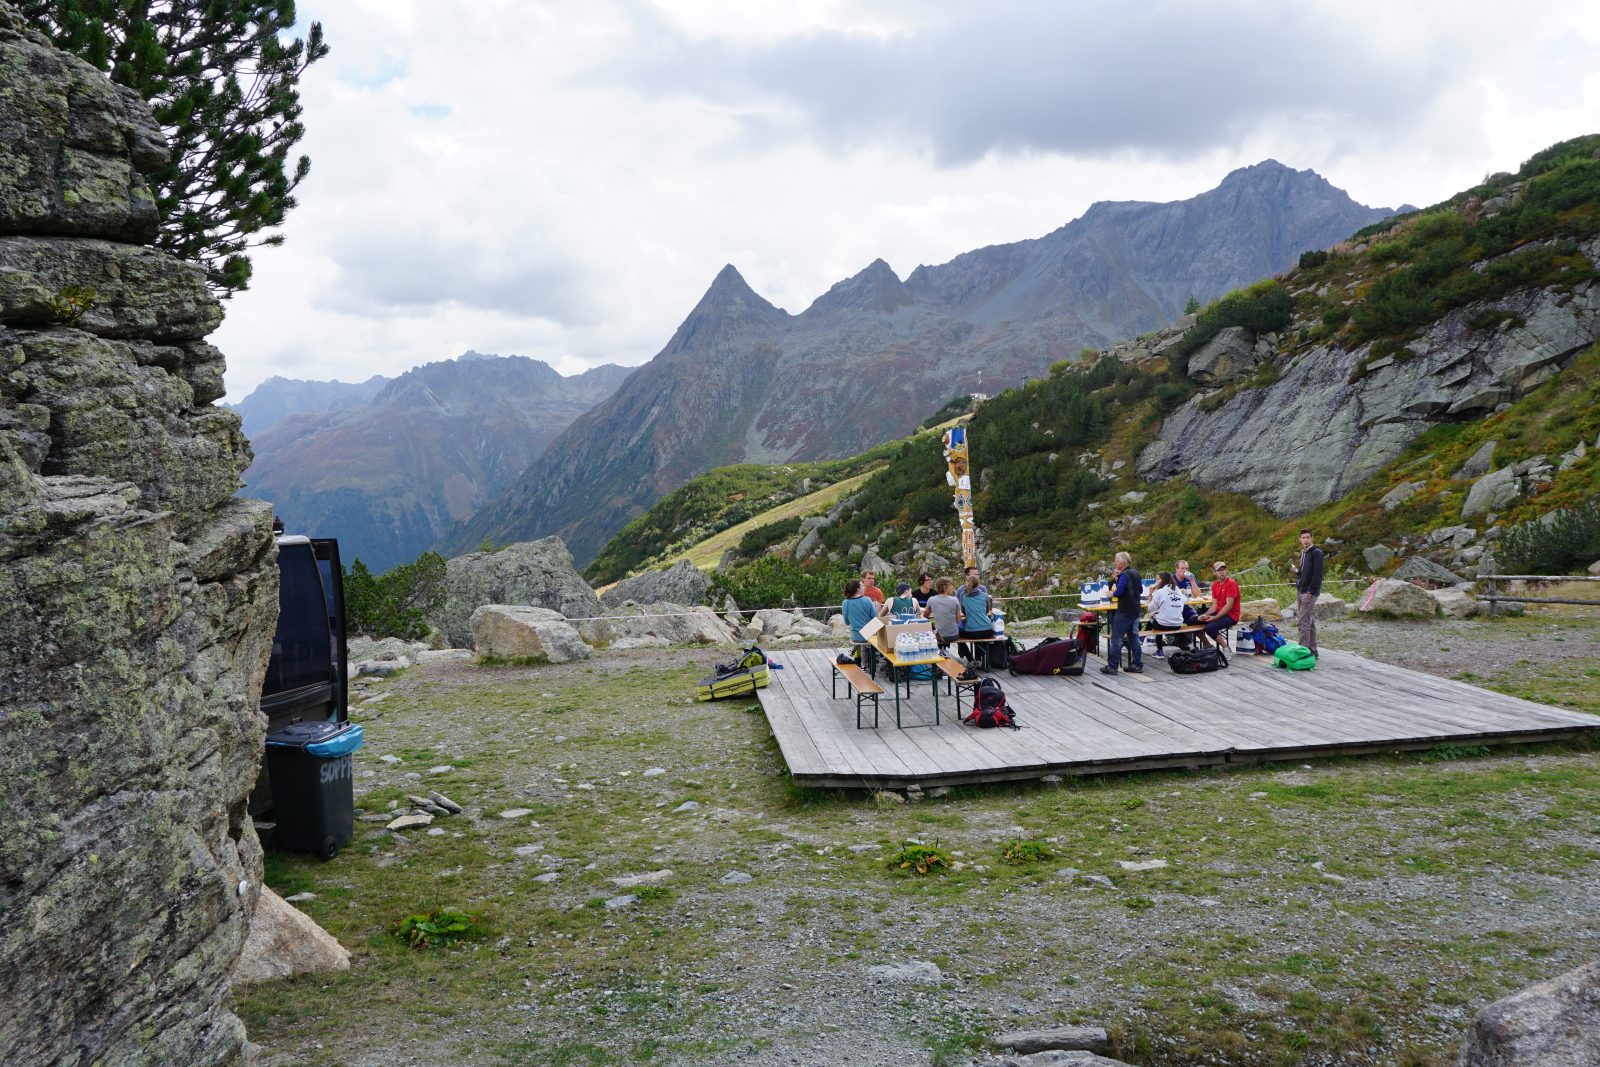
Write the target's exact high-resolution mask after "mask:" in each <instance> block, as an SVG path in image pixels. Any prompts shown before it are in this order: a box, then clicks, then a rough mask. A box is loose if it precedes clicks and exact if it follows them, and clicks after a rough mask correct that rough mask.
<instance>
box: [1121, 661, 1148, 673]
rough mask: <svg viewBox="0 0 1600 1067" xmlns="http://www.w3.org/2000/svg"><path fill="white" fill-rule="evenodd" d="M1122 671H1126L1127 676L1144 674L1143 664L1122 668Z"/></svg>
mask: <svg viewBox="0 0 1600 1067" xmlns="http://www.w3.org/2000/svg"><path fill="white" fill-rule="evenodd" d="M1123 669H1124V670H1126V671H1127V672H1128V673H1129V674H1143V673H1144V664H1142V663H1138V664H1135V665H1133V666H1132V667H1124V668H1123Z"/></svg>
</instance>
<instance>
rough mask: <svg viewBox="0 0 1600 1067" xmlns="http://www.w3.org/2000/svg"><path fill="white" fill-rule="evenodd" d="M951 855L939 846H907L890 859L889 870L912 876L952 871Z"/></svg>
mask: <svg viewBox="0 0 1600 1067" xmlns="http://www.w3.org/2000/svg"><path fill="white" fill-rule="evenodd" d="M951 862H952V859H951V856H950V853H948V852H946V851H945V850H944V849H942V848H940V847H939V846H938V845H936V844H935V845H907V846H906V847H905V848H903V849H901V850H900V851H899V852H896V853H895V854H894V855H893V856H890V857H889V863H888V866H889V869H890V870H895V871H906V872H908V873H910V874H932V873H933V872H934V871H936V870H938V869H939V868H941V867H942V868H944V869H945V870H949V869H950V864H951Z"/></svg>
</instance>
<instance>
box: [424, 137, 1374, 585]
mask: <svg viewBox="0 0 1600 1067" xmlns="http://www.w3.org/2000/svg"><path fill="white" fill-rule="evenodd" d="M1391 214H1393V212H1392V211H1391V210H1390V209H1387V208H1368V207H1363V206H1362V205H1360V204H1357V203H1356V202H1355V201H1353V200H1351V199H1350V197H1349V196H1347V195H1346V194H1345V193H1343V192H1341V191H1340V190H1338V189H1337V188H1335V187H1334V186H1333V185H1331V184H1330V183H1328V182H1327V181H1326V180H1325V179H1323V178H1322V177H1321V176H1319V175H1317V174H1316V173H1314V172H1312V171H1309V170H1304V171H1302V170H1293V169H1291V168H1289V167H1286V166H1284V165H1283V164H1281V163H1278V162H1276V161H1273V160H1267V161H1265V162H1263V163H1260V164H1257V165H1255V166H1252V167H1246V168H1243V169H1241V170H1237V171H1234V172H1233V173H1231V174H1229V175H1228V176H1227V177H1226V178H1225V179H1224V180H1223V181H1222V183H1221V184H1220V185H1219V186H1218V187H1217V188H1215V189H1212V190H1210V191H1208V192H1205V193H1201V194H1200V195H1198V196H1196V197H1193V198H1191V199H1189V200H1183V201H1177V202H1173V203H1166V204H1154V203H1141V202H1103V203H1097V204H1095V205H1094V206H1093V207H1091V208H1090V209H1089V210H1088V211H1087V212H1085V213H1084V215H1083V216H1082V217H1081V218H1079V219H1077V220H1074V221H1073V222H1070V223H1068V224H1066V225H1065V226H1062V227H1060V228H1059V229H1057V230H1055V231H1053V232H1052V233H1049V234H1046V235H1045V236H1043V237H1040V238H1036V239H1034V240H1029V241H1019V242H1016V243H1014V244H1007V245H994V246H990V247H987V248H980V249H976V250H974V251H971V252H967V253H963V254H962V255H960V256H957V257H956V258H955V259H953V260H951V261H950V262H948V263H944V264H940V265H937V266H919V267H918V268H916V270H914V271H912V272H911V274H910V275H909V276H908V277H907V278H906V279H905V280H904V281H901V280H900V278H899V277H898V276H897V275H896V274H895V272H894V271H893V270H892V269H891V268H890V266H889V265H888V264H887V263H885V262H884V261H882V260H881V259H880V260H876V261H874V262H873V263H871V264H869V265H868V266H867V267H866V268H864V269H863V270H862V271H861V272H859V273H858V274H856V275H854V276H853V277H851V278H847V279H845V280H843V281H841V282H839V283H837V284H836V285H834V286H833V287H832V288H830V289H829V290H828V291H827V292H826V293H824V294H822V295H821V296H819V297H818V298H817V299H816V300H815V301H813V302H812V304H811V306H810V307H808V308H807V309H806V310H805V311H803V312H801V313H800V314H798V315H791V314H789V313H788V312H786V311H784V310H782V309H780V308H777V307H775V306H773V305H772V304H771V303H769V302H768V301H767V300H765V299H763V298H762V297H761V296H760V295H759V294H757V293H756V292H755V291H754V290H753V289H751V288H750V286H749V285H748V284H747V283H746V282H745V280H744V278H743V277H742V276H741V275H740V274H739V272H738V271H737V270H736V269H735V268H734V267H733V266H732V265H728V266H725V267H724V268H723V269H722V270H721V271H720V272H719V273H718V274H717V276H716V278H715V279H714V280H713V282H712V284H711V286H710V288H709V289H708V290H707V291H706V293H705V295H704V296H703V297H702V298H701V300H700V301H699V303H698V304H697V305H696V306H695V308H694V309H693V310H692V311H691V312H690V313H689V315H688V317H687V318H686V319H684V321H683V323H682V325H680V326H679V327H678V330H677V332H676V333H675V334H674V335H673V337H672V339H671V340H670V341H669V342H668V343H667V345H666V347H665V348H663V349H662V350H661V352H660V353H659V354H657V356H656V357H655V358H654V359H652V360H651V361H650V362H649V363H647V364H645V365H644V366H643V367H640V368H639V369H638V370H637V371H636V372H635V373H634V374H633V376H632V377H631V378H629V380H628V381H627V382H626V383H625V384H624V386H623V387H622V388H620V389H618V391H617V392H616V394H615V395H613V396H612V397H611V398H610V399H609V400H607V401H606V402H605V403H603V404H600V405H598V406H597V407H596V408H595V409H594V410H592V411H590V412H588V413H586V414H585V415H584V416H582V417H581V418H579V419H577V420H576V421H574V423H573V424H572V426H571V427H569V428H568V429H567V430H566V432H564V433H563V434H562V435H561V436H560V437H559V438H558V439H557V440H556V441H555V442H554V443H552V445H551V446H550V449H549V450H548V451H547V452H546V454H545V455H544V457H543V458H542V460H541V462H540V463H539V464H538V466H537V467H535V468H530V469H529V470H528V471H526V472H525V473H524V474H523V475H522V477H521V478H519V479H518V480H517V482H516V483H515V484H514V485H513V486H512V487H510V488H509V489H508V490H507V491H506V492H505V494H504V495H503V496H502V498H501V499H499V500H497V501H495V502H494V503H493V504H492V505H490V506H488V507H486V508H484V509H483V510H482V511H480V512H479V513H478V514H476V515H474V516H472V518H471V519H470V520H469V521H467V522H465V523H463V524H461V525H460V526H458V527H456V528H454V529H453V530H452V531H451V532H450V533H448V534H447V535H446V536H445V537H444V538H442V539H441V541H440V545H441V547H442V548H443V549H444V550H445V551H447V552H451V553H459V552H464V551H468V550H470V549H471V548H473V547H475V546H476V545H477V544H479V543H480V542H481V541H482V540H483V539H484V538H486V537H487V538H489V539H491V540H494V541H502V542H503V541H519V540H528V539H532V538H536V537H541V536H545V535H548V534H552V533H554V534H559V535H560V536H561V537H563V538H564V539H565V540H566V542H567V544H568V546H569V547H570V548H571V550H572V553H573V555H574V557H575V558H576V559H577V560H578V561H579V563H580V565H581V564H586V563H587V562H588V561H589V560H590V559H592V558H593V557H594V556H595V554H596V553H597V552H598V551H599V550H600V548H601V547H602V546H603V545H604V544H605V542H606V540H607V538H608V537H609V536H610V535H611V534H612V533H614V532H615V531H617V530H618V529H620V528H621V527H622V526H623V525H624V524H626V523H627V522H628V520H630V519H631V518H633V517H634V516H636V515H638V514H640V513H641V512H642V511H643V510H644V509H646V508H647V507H649V506H650V505H651V504H652V503H653V502H654V501H655V500H657V499H658V498H660V497H661V496H663V495H664V494H666V493H667V492H670V491H671V490H672V489H674V488H676V487H677V486H679V485H682V484H683V483H684V482H686V481H688V480H689V479H690V478H692V477H693V476H695V475H696V474H699V473H701V472H703V471H706V470H710V469H712V468H714V467H718V466H724V465H727V464H732V463H740V462H766V463H772V462H783V461H786V460H806V459H825V458H834V457H841V456H848V455H853V454H855V453H857V452H860V451H862V450H864V449H866V448H868V447H870V446H871V445H873V444H876V443H878V442H880V441H884V440H889V439H892V438H895V437H900V436H903V435H905V434H906V433H908V432H909V431H910V430H911V429H912V428H914V427H915V426H916V425H917V423H918V422H920V421H921V420H922V419H923V418H925V417H926V416H927V415H928V414H930V413H931V412H932V411H934V410H935V409H936V408H938V407H939V406H940V405H941V404H942V403H944V402H945V401H946V400H947V399H949V398H950V397H951V396H952V395H955V394H959V393H964V392H968V391H997V390H999V389H1000V388H1003V387H1005V386H1008V385H1012V384H1015V383H1017V382H1019V381H1023V380H1025V379H1027V378H1029V377H1032V376H1035V375H1037V374H1040V373H1042V372H1043V371H1044V370H1045V369H1046V368H1048V367H1049V365H1050V364H1051V363H1054V362H1056V361H1058V360H1062V359H1070V358H1074V357H1076V356H1077V354H1078V353H1079V352H1080V351H1081V350H1082V349H1083V348H1085V347H1094V348H1102V347H1105V346H1106V345H1109V344H1110V343H1112V342H1114V341H1116V340H1120V339H1122V338H1126V337H1130V336H1134V335H1137V334H1139V333H1142V332H1145V331H1148V330H1151V329H1154V328H1157V327H1160V326H1163V325H1165V324H1167V323H1169V322H1171V321H1172V320H1174V319H1176V318H1177V317H1178V316H1179V315H1180V314H1181V313H1182V310H1183V307H1184V304H1185V303H1186V301H1187V300H1188V299H1189V298H1190V297H1191V296H1193V297H1195V298H1197V299H1199V300H1201V301H1205V300H1208V299H1210V298H1213V297H1216V296H1218V295H1220V294H1222V293H1224V292H1227V291H1228V290H1230V289H1233V288H1236V287H1238V286H1240V285H1244V284H1247V283H1249V282H1252V281H1254V280H1256V279H1258V278H1260V277H1263V276H1266V275H1271V274H1274V273H1277V272H1279V271H1282V270H1284V269H1286V268H1288V267H1289V266H1291V265H1293V264H1294V262H1295V261H1296V258H1297V257H1298V256H1299V254H1300V253H1301V252H1302V251H1305V250H1307V249H1314V248H1323V247H1327V246H1329V245H1332V244H1334V243H1335V242H1337V241H1339V240H1341V239H1343V238H1345V237H1347V236H1349V235H1350V234H1351V233H1352V232H1354V231H1355V230H1357V229H1359V228H1361V227H1362V226H1365V225H1368V224H1370V223H1372V222H1375V221H1378V220H1379V219H1382V218H1386V217H1388V216H1389V215H1391Z"/></svg>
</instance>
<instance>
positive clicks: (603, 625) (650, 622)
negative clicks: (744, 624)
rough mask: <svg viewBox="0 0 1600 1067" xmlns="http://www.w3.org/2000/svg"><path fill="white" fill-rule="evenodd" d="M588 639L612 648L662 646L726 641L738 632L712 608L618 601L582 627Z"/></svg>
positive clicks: (712, 643)
mask: <svg viewBox="0 0 1600 1067" xmlns="http://www.w3.org/2000/svg"><path fill="white" fill-rule="evenodd" d="M583 634H584V636H585V637H587V638H588V639H589V640H592V641H605V642H609V643H610V644H611V646H612V647H613V648H664V647H666V646H667V645H730V644H733V643H734V642H735V641H737V640H738V639H739V634H738V633H737V632H736V631H735V630H734V628H733V627H732V626H731V625H729V624H728V623H727V622H726V621H725V620H724V619H723V618H722V617H721V616H719V615H718V614H717V613H716V611H714V610H713V609H711V608H709V607H705V606H699V607H695V606H691V605H688V604H673V603H668V602H662V603H659V604H635V603H634V602H632V601H628V602H626V603H623V604H619V605H618V606H617V607H616V609H615V610H614V611H612V612H611V613H610V615H609V616H608V617H607V618H606V619H604V620H602V621H600V622H596V623H589V624H586V625H585V626H584V627H583Z"/></svg>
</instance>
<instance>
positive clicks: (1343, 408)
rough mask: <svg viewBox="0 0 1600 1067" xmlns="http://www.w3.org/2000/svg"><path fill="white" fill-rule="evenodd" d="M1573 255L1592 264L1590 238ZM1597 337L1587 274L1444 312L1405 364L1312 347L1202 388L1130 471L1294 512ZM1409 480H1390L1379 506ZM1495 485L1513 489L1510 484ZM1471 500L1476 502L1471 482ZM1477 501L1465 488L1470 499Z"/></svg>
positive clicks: (1531, 381)
mask: <svg viewBox="0 0 1600 1067" xmlns="http://www.w3.org/2000/svg"><path fill="white" fill-rule="evenodd" d="M1584 251H1585V253H1586V254H1587V255H1588V256H1589V258H1590V259H1591V260H1595V259H1600V246H1597V243H1596V242H1591V243H1590V245H1589V246H1586V247H1585V249H1584ZM1490 311H1493V312H1501V313H1506V314H1510V315H1512V316H1514V317H1515V318H1514V319H1513V320H1512V321H1511V322H1510V323H1508V325H1507V326H1506V327H1505V328H1503V329H1499V330H1487V331H1486V330H1479V329H1473V328H1472V325H1471V324H1472V322H1473V321H1474V317H1475V316H1478V315H1481V314H1483V313H1485V312H1490ZM1517 322H1520V325H1517V324H1515V323H1517ZM1596 339H1600V285H1597V284H1594V283H1591V284H1589V285H1586V286H1581V287H1579V288H1577V289H1576V290H1575V291H1573V292H1571V293H1565V292H1562V291H1560V290H1558V289H1529V290H1524V291H1521V292H1517V293H1514V294H1512V295H1510V296H1508V297H1507V298H1506V299H1504V300H1501V301H1498V302H1496V303H1495V304H1493V305H1492V306H1484V305H1474V306H1471V307H1466V308H1461V309H1459V310H1457V311H1452V312H1450V313H1449V314H1447V315H1444V316H1443V317H1441V318H1440V319H1438V320H1437V321H1436V322H1434V323H1433V324H1432V325H1431V326H1429V327H1428V328H1427V329H1426V331H1424V333H1423V334H1422V336H1421V337H1419V338H1417V339H1416V340H1414V341H1412V342H1411V343H1410V344H1409V345H1408V348H1409V350H1410V352H1411V353H1412V355H1411V356H1410V358H1406V359H1398V358H1396V357H1394V356H1384V357H1382V358H1375V357H1373V355H1372V351H1371V347H1370V346H1365V345H1364V346H1362V347H1359V348H1356V349H1354V350H1352V351H1348V352H1347V351H1345V350H1344V349H1342V348H1339V347H1337V346H1318V347H1315V348H1312V349H1310V350H1308V351H1306V352H1304V353H1303V354H1300V355H1297V356H1294V357H1293V358H1291V359H1289V360H1288V362H1287V363H1285V364H1284V366H1283V369H1282V374H1281V376H1280V377H1279V378H1278V379H1277V380H1276V381H1275V382H1273V383H1272V384H1271V385H1269V386H1266V387H1265V388H1259V389H1245V390H1243V391H1241V392H1239V393H1238V394H1237V395H1235V396H1232V397H1230V398H1228V399H1226V400H1224V401H1223V402H1222V403H1221V405H1220V406H1216V407H1214V409H1213V410H1207V408H1208V407H1212V406H1213V405H1212V404H1211V403H1210V398H1209V397H1207V396H1201V397H1197V398H1195V399H1192V400H1190V401H1189V402H1188V403H1187V404H1185V405H1184V406H1183V407H1181V408H1179V409H1178V410H1177V411H1176V412H1174V413H1173V414H1172V415H1171V416H1170V417H1168V418H1167V420H1166V421H1165V423H1164V424H1163V425H1162V427H1161V432H1160V435H1159V436H1158V437H1157V439H1156V440H1155V441H1154V442H1153V443H1152V444H1150V445H1149V446H1148V447H1147V448H1145V450H1144V452H1143V453H1141V454H1140V456H1139V463H1138V471H1139V473H1140V475H1142V476H1143V477H1146V478H1149V479H1152V480H1159V479H1164V478H1170V477H1174V476H1177V475H1184V474H1186V475H1188V476H1189V477H1190V478H1191V479H1192V480H1193V481H1195V482H1197V483H1198V484H1200V485H1203V486H1207V487H1209V488H1213V489H1225V490H1229V491H1231V492H1237V493H1244V494H1246V495H1248V496H1249V497H1250V498H1251V499H1253V500H1255V501H1256V502H1257V503H1258V504H1260V505H1261V506H1262V507H1264V508H1266V509H1267V510H1268V511H1270V512H1272V513H1273V514H1274V515H1280V516H1287V515H1299V514H1303V513H1305V512H1307V511H1310V510H1311V509H1312V508H1314V507H1316V506H1317V505H1319V504H1324V503H1327V502H1328V501H1330V500H1336V499H1338V498H1339V497H1341V496H1343V495H1344V494H1345V493H1347V492H1349V491H1350V490H1351V489H1352V488H1353V487H1355V486H1356V485H1359V484H1360V483H1361V482H1364V481H1365V480H1366V479H1368V478H1369V477H1371V476H1372V475H1373V474H1375V473H1376V472H1377V471H1378V469H1379V468H1381V467H1383V466H1384V465H1385V464H1386V463H1388V462H1389V461H1391V460H1393V459H1395V458H1396V457H1398V456H1399V455H1400V452H1401V450H1402V449H1403V448H1404V447H1405V446H1406V445H1407V444H1408V443H1409V442H1410V441H1411V440H1412V439H1413V438H1414V437H1416V436H1417V435H1418V434H1420V433H1422V431H1424V430H1426V429H1427V428H1428V427H1429V426H1432V425H1434V424H1435V423H1436V422H1438V421H1439V420H1440V419H1446V418H1448V419H1459V418H1467V417H1475V416H1480V415H1486V414H1489V413H1490V412H1492V411H1494V409H1495V408H1496V407H1497V406H1498V405H1500V404H1503V403H1508V402H1510V401H1513V400H1515V399H1517V398H1518V397H1521V396H1523V395H1524V394H1526V393H1527V392H1529V391H1530V390H1532V389H1533V388H1534V387H1536V386H1538V385H1540V384H1542V383H1543V382H1545V381H1548V380H1549V379H1550V378H1551V377H1553V376H1554V375H1556V374H1557V373H1559V372H1560V370H1561V369H1562V368H1563V367H1564V366H1566V364H1567V363H1568V362H1570V361H1571V359H1572V358H1573V356H1574V355H1576V353H1578V352H1579V351H1581V350H1582V349H1584V348H1586V347H1587V346H1588V345H1590V344H1592V343H1593V342H1594V341H1595V340H1596ZM1260 441H1272V442H1274V452H1273V461H1272V462H1271V463H1262V462H1259V461H1258V460H1259V456H1258V455H1256V454H1254V451H1253V450H1254V449H1255V448H1256V447H1257V442H1260ZM1475 458H1477V457H1475ZM1480 462H1482V460H1480ZM1530 469H1531V468H1530ZM1498 473H1499V472H1496V474H1498ZM1526 473H1527V472H1526V471H1522V472H1518V473H1517V474H1516V475H1515V476H1508V477H1507V478H1506V479H1503V480H1510V481H1513V482H1516V480H1517V479H1520V478H1521V477H1522V476H1523V475H1524V474H1526ZM1489 477H1490V478H1494V477H1495V475H1494V474H1491V475H1489ZM1479 484H1482V483H1481V482H1480V483H1479ZM1416 488H1417V487H1411V488H1409V489H1407V488H1406V487H1398V488H1397V489H1396V490H1395V491H1394V492H1393V493H1391V494H1390V496H1389V497H1386V498H1385V500H1384V504H1385V506H1386V507H1391V506H1396V505H1398V504H1399V503H1400V502H1402V501H1403V500H1404V499H1405V498H1406V497H1407V496H1409V495H1410V494H1411V493H1414V492H1415V491H1416ZM1402 490H1405V492H1404V493H1403V494H1402ZM1505 491H1517V492H1520V491H1521V487H1520V483H1517V484H1513V485H1511V486H1509V487H1508V488H1507V489H1505V490H1502V491H1501V492H1502V495H1503V492H1505ZM1475 495H1476V496H1477V497H1478V498H1479V500H1484V499H1487V498H1486V497H1485V496H1484V494H1483V493H1479V492H1477V490H1476V487H1475ZM1477 503H1478V501H1475V500H1473V498H1472V497H1469V505H1470V506H1472V507H1476V506H1477ZM1493 506H1494V505H1493V504H1492V503H1491V504H1488V505H1487V507H1493ZM1475 513H1476V512H1475V511H1472V510H1465V509H1464V510H1463V516H1466V515H1470V514H1475Z"/></svg>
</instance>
